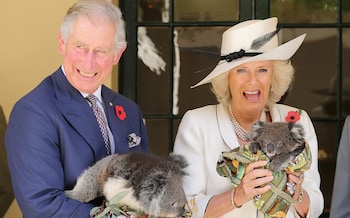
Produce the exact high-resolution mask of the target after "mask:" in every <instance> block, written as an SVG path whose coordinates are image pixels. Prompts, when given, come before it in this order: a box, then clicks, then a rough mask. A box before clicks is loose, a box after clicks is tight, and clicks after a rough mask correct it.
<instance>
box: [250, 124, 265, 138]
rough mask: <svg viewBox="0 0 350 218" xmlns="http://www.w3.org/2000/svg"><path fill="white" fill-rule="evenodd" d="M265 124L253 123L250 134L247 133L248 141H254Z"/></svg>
mask: <svg viewBox="0 0 350 218" xmlns="http://www.w3.org/2000/svg"><path fill="white" fill-rule="evenodd" d="M264 126H265V123H264V122H262V121H257V122H255V123H254V124H253V125H252V126H251V129H252V132H250V133H248V135H247V136H248V139H249V140H255V139H256V138H257V137H258V136H259V135H260V133H261V131H262V129H263V128H264Z"/></svg>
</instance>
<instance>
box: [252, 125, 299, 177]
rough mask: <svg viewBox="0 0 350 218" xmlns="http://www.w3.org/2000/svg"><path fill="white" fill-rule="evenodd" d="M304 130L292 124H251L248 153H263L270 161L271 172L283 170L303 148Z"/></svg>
mask: <svg viewBox="0 0 350 218" xmlns="http://www.w3.org/2000/svg"><path fill="white" fill-rule="evenodd" d="M304 135H305V133H304V128H303V126H301V125H300V124H295V123H293V122H289V123H284V122H275V123H271V122H266V123H264V122H261V121H258V122H256V123H254V124H253V126H252V132H250V133H249V135H248V137H249V139H250V140H252V142H251V143H250V145H249V151H250V152H251V153H253V154H256V153H257V151H258V150H261V151H263V152H264V153H265V154H266V156H267V157H268V158H269V160H270V166H269V169H270V170H271V171H273V172H276V171H279V170H282V169H284V168H285V167H287V166H288V164H289V163H290V162H291V161H293V160H294V159H295V157H296V156H298V154H300V153H301V152H302V151H303V149H304V148H305V141H304Z"/></svg>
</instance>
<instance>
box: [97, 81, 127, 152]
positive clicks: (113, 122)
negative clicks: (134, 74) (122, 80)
mask: <svg viewBox="0 0 350 218" xmlns="http://www.w3.org/2000/svg"><path fill="white" fill-rule="evenodd" d="M101 94H102V98H103V101H104V105H105V108H106V117H107V120H108V125H109V128H110V130H111V131H112V134H113V136H114V143H115V147H116V148H117V147H118V146H117V145H122V143H125V139H124V140H123V137H125V136H126V135H127V133H126V131H127V128H126V127H125V125H126V122H123V121H121V120H120V119H119V118H118V116H117V115H116V111H115V106H117V105H118V95H117V94H115V93H114V92H112V91H111V90H109V89H107V88H106V87H105V86H102V92H101Z"/></svg>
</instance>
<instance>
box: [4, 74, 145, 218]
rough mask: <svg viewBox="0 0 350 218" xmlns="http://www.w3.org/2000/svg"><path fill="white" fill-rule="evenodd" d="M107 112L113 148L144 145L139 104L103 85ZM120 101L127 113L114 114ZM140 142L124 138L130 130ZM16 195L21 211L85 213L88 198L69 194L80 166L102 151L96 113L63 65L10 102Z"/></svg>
mask: <svg viewBox="0 0 350 218" xmlns="http://www.w3.org/2000/svg"><path fill="white" fill-rule="evenodd" d="M102 98H103V100H104V104H105V107H106V116H107V119H108V124H109V127H110V129H111V131H112V133H113V136H114V141H115V148H116V153H127V152H130V151H143V152H147V151H148V139H147V134H146V129H145V126H144V123H143V119H142V114H141V111H140V109H139V107H138V106H137V105H136V104H135V103H134V102H132V101H131V100H129V99H127V98H125V97H123V96H121V95H120V94H117V93H115V92H114V91H112V90H110V89H108V88H107V87H105V86H102ZM116 105H119V106H122V107H123V108H124V110H125V112H126V119H125V120H120V119H119V118H118V116H116V112H115V106H116ZM132 133H135V134H136V135H137V136H139V137H141V143H140V144H139V145H138V146H135V147H132V146H129V144H128V136H129V134H132ZM5 145H6V151H7V155H8V163H9V168H10V172H11V177H12V183H13V188H14V192H15V196H16V199H17V201H18V204H19V206H20V208H21V211H22V213H23V216H24V217H40V218H42V217H50V218H53V217H60V218H62V217H79V218H80V217H89V211H90V209H91V208H92V207H93V205H92V204H87V203H86V204H83V203H80V202H78V201H75V200H73V199H70V198H67V197H66V195H65V193H64V190H67V189H71V188H73V186H74V185H75V182H76V179H77V177H78V176H79V175H80V174H81V173H82V171H83V170H84V169H86V168H88V167H89V166H91V165H93V164H94V163H95V162H96V161H98V160H100V159H101V158H103V157H105V156H106V151H105V148H104V142H103V138H102V134H101V132H100V129H99V127H98V124H97V121H96V118H95V117H94V114H93V112H92V110H91V108H90V106H89V104H88V103H87V101H86V100H85V99H84V98H83V96H82V95H81V94H80V93H79V92H78V91H77V90H76V89H75V88H74V87H73V86H71V84H70V83H69V82H68V81H67V79H66V77H65V76H64V74H63V72H62V70H61V68H59V69H58V70H57V71H56V72H55V73H53V74H52V75H51V76H48V77H47V78H46V79H45V80H43V81H42V82H41V84H40V85H38V87H36V88H35V89H34V90H33V91H31V92H30V93H28V94H27V95H26V96H24V97H23V98H22V99H20V100H19V101H18V102H17V103H16V104H15V106H14V108H13V110H12V112H11V115H10V119H9V124H8V128H7V132H6V137H5Z"/></svg>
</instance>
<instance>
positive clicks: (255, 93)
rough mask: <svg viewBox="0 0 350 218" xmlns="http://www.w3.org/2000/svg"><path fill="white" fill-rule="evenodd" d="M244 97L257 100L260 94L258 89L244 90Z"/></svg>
mask: <svg viewBox="0 0 350 218" xmlns="http://www.w3.org/2000/svg"><path fill="white" fill-rule="evenodd" d="M243 95H244V97H246V98H247V99H248V100H258V99H259V96H260V91H259V90H255V91H244V92H243Z"/></svg>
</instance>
